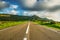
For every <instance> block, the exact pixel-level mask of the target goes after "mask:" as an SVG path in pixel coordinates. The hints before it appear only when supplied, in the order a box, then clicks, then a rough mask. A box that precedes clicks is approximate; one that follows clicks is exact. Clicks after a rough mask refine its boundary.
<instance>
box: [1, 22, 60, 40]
mask: <svg viewBox="0 0 60 40" xmlns="http://www.w3.org/2000/svg"><path fill="white" fill-rule="evenodd" d="M0 40H60V33H57V32H54V31H52V30H49V29H47V28H44V27H43V26H41V25H38V24H34V23H32V22H29V23H24V24H20V25H17V26H14V27H10V28H6V29H3V30H0Z"/></svg>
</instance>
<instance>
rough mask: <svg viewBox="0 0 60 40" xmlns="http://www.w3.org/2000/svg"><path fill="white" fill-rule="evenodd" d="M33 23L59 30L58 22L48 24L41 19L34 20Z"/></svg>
mask: <svg viewBox="0 0 60 40" xmlns="http://www.w3.org/2000/svg"><path fill="white" fill-rule="evenodd" d="M34 23H36V24H39V25H44V26H45V27H48V28H52V29H55V30H60V23H56V24H50V23H45V22H41V21H36V22H34Z"/></svg>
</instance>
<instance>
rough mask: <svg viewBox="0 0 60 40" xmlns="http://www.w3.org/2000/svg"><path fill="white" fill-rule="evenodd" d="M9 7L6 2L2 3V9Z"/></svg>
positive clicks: (0, 3)
mask: <svg viewBox="0 0 60 40" xmlns="http://www.w3.org/2000/svg"><path fill="white" fill-rule="evenodd" d="M7 7H9V3H7V2H5V1H0V9H4V8H7Z"/></svg>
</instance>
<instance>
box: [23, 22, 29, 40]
mask: <svg viewBox="0 0 60 40" xmlns="http://www.w3.org/2000/svg"><path fill="white" fill-rule="evenodd" d="M29 27H30V22H29V23H28V27H27V30H26V35H25V37H24V38H23V40H28V37H27V35H28V33H29Z"/></svg>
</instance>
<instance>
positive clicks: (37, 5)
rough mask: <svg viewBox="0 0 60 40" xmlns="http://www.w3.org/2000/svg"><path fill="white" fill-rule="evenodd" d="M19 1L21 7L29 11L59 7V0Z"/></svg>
mask: <svg viewBox="0 0 60 40" xmlns="http://www.w3.org/2000/svg"><path fill="white" fill-rule="evenodd" d="M19 2H20V6H21V7H22V9H24V10H30V11H44V10H53V11H55V10H56V9H57V10H59V9H58V8H57V7H60V0H38V1H37V0H20V1H19Z"/></svg>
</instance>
